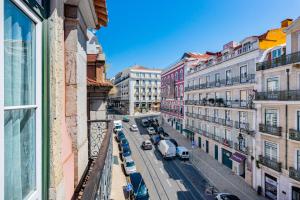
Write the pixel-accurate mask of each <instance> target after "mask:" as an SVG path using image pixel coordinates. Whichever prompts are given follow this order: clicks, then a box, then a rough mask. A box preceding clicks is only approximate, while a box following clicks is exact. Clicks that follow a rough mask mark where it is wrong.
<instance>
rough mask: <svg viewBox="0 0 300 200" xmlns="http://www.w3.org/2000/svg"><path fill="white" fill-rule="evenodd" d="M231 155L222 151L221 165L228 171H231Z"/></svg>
mask: <svg viewBox="0 0 300 200" xmlns="http://www.w3.org/2000/svg"><path fill="white" fill-rule="evenodd" d="M231 154H232V153H231V152H230V151H227V150H225V149H222V163H223V165H225V166H226V167H228V168H230V169H232V160H231V159H230V157H231Z"/></svg>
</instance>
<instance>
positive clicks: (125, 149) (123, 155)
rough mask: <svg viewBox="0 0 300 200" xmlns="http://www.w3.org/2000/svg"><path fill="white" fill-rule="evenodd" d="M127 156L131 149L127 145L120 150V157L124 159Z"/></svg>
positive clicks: (129, 154)
mask: <svg viewBox="0 0 300 200" xmlns="http://www.w3.org/2000/svg"><path fill="white" fill-rule="evenodd" d="M129 156H131V150H130V148H129V147H126V148H124V149H123V151H122V159H123V160H125V159H126V158H127V157H129Z"/></svg>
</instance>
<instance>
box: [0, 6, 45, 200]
mask: <svg viewBox="0 0 300 200" xmlns="http://www.w3.org/2000/svg"><path fill="white" fill-rule="evenodd" d="M11 2H12V3H13V4H15V5H16V7H18V8H19V9H20V10H21V11H23V12H24V14H25V15H27V16H28V17H29V18H30V19H31V20H32V21H33V22H34V23H35V31H36V34H35V35H36V51H35V53H36V60H35V61H36V69H35V70H36V71H35V73H36V74H35V75H36V85H35V87H36V88H35V89H36V103H35V107H36V110H35V118H36V127H35V129H36V138H35V140H36V155H35V156H36V191H34V192H33V193H32V194H30V196H29V197H28V198H27V199H28V200H31V199H32V200H33V199H42V167H41V166H42V151H41V149H42V120H41V118H42V113H41V106H42V102H41V101H42V99H41V97H42V52H41V51H40V50H41V49H42V22H41V20H40V19H39V17H38V16H36V15H35V14H34V13H33V12H32V11H31V10H30V9H29V8H28V7H27V6H26V5H25V4H24V3H23V2H22V1H21V0H11ZM0 27H1V28H0V44H1V45H2V47H3V45H4V1H1V2H0ZM1 66H2V67H1ZM20 107H22V108H24V107H26V106H12V107H6V110H9V109H18V108H20ZM28 107H30V106H28ZM0 176H1V177H4V48H0ZM0 199H4V178H1V179H0Z"/></svg>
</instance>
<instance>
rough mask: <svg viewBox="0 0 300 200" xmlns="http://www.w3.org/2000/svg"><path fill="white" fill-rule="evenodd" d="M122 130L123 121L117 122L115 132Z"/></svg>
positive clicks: (115, 122)
mask: <svg viewBox="0 0 300 200" xmlns="http://www.w3.org/2000/svg"><path fill="white" fill-rule="evenodd" d="M121 130H122V121H121V120H115V121H114V132H115V133H116V132H118V131H121Z"/></svg>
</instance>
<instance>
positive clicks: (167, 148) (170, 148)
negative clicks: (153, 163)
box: [157, 140, 176, 159]
mask: <svg viewBox="0 0 300 200" xmlns="http://www.w3.org/2000/svg"><path fill="white" fill-rule="evenodd" d="M157 147H158V150H159V152H160V153H161V155H162V156H163V157H164V159H167V158H174V157H175V156H176V147H175V145H174V144H173V143H172V142H171V141H169V140H161V141H159V143H158V145H157Z"/></svg>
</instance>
